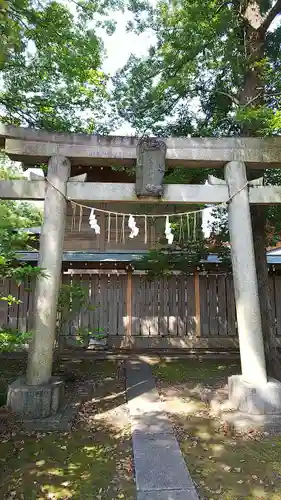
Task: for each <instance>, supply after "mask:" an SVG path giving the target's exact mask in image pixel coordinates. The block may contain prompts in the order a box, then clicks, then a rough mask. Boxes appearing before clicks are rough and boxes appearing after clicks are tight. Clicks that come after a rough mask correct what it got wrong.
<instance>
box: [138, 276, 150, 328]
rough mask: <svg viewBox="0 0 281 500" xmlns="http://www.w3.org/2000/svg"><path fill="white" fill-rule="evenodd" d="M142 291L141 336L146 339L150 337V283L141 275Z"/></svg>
mask: <svg viewBox="0 0 281 500" xmlns="http://www.w3.org/2000/svg"><path fill="white" fill-rule="evenodd" d="M140 289H141V304H140V312H141V314H140V321H141V335H142V336H144V337H148V336H149V281H148V279H147V278H146V276H145V275H141V279H140Z"/></svg>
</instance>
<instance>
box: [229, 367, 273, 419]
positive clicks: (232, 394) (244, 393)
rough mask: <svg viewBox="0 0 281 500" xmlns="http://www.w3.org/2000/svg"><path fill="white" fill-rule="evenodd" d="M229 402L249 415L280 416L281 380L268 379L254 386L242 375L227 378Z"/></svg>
mask: <svg viewBox="0 0 281 500" xmlns="http://www.w3.org/2000/svg"><path fill="white" fill-rule="evenodd" d="M228 394H229V400H230V403H231V404H232V405H233V407H234V408H235V409H237V410H238V411H240V412H242V413H245V414H249V415H278V414H280V417H281V382H279V381H278V380H275V379H268V382H267V383H266V384H263V385H260V386H258V385H257V386H254V385H253V384H249V383H248V382H245V380H243V378H242V375H232V377H229V379H228Z"/></svg>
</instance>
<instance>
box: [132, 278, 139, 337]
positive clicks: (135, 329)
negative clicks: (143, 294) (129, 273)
mask: <svg viewBox="0 0 281 500" xmlns="http://www.w3.org/2000/svg"><path fill="white" fill-rule="evenodd" d="M132 311H133V312H132V314H133V318H132V333H133V335H140V275H139V274H134V275H133V277H132Z"/></svg>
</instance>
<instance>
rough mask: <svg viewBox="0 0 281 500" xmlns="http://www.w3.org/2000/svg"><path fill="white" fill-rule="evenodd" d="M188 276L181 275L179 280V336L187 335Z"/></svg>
mask: <svg viewBox="0 0 281 500" xmlns="http://www.w3.org/2000/svg"><path fill="white" fill-rule="evenodd" d="M185 280H186V276H185V275H184V274H181V275H180V276H179V277H178V280H177V292H178V336H179V337H184V336H185V335H186V328H187V327H186V324H187V307H186V283H185Z"/></svg>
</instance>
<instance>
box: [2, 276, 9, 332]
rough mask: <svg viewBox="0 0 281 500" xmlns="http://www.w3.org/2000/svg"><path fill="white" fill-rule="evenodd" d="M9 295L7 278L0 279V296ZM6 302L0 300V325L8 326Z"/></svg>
mask: <svg viewBox="0 0 281 500" xmlns="http://www.w3.org/2000/svg"><path fill="white" fill-rule="evenodd" d="M7 295H9V280H1V281H0V297H7ZM8 322H9V319H8V303H7V301H6V300H0V326H8Z"/></svg>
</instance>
